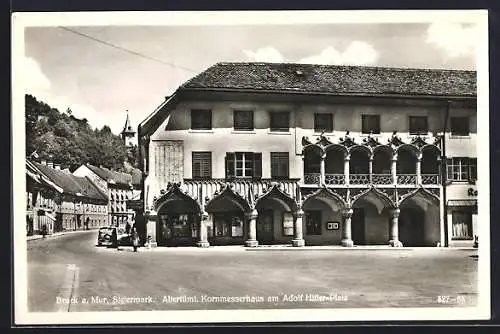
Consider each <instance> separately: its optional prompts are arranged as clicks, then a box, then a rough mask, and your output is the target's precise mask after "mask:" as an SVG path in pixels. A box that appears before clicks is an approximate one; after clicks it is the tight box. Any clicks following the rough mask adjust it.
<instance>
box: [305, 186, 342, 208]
mask: <svg viewBox="0 0 500 334" xmlns="http://www.w3.org/2000/svg"><path fill="white" fill-rule="evenodd" d="M315 199H316V200H320V201H322V202H324V203H326V204H327V205H328V206H329V207H330V208H331V209H332V210H333V211H338V210H342V209H345V208H347V207H348V205H347V202H346V201H345V200H344V199H343V198H342V197H341V196H339V195H338V194H336V193H334V192H332V191H331V190H329V189H327V188H321V189H318V190H316V191H315V192H313V193H312V194H310V195H309V196H307V197H306V198H305V199H304V201H303V202H302V207H305V206H306V205H307V204H308V203H310V202H311V201H312V200H315Z"/></svg>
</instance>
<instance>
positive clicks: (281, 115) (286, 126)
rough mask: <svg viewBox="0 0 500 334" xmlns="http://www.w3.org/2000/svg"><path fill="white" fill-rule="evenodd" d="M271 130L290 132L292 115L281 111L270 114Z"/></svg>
mask: <svg viewBox="0 0 500 334" xmlns="http://www.w3.org/2000/svg"><path fill="white" fill-rule="evenodd" d="M269 117H270V130H271V131H275V132H288V131H290V113H289V112H288V111H279V112H276V111H275V112H271V113H269Z"/></svg>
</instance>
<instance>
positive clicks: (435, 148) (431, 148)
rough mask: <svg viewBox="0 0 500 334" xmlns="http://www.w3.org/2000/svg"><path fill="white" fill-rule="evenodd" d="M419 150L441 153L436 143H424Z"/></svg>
mask: <svg viewBox="0 0 500 334" xmlns="http://www.w3.org/2000/svg"><path fill="white" fill-rule="evenodd" d="M420 150H421V152H422V153H424V152H427V151H431V152H433V153H436V154H437V155H441V149H440V148H439V147H438V146H437V145H434V144H426V145H424V146H422V148H421V149H420Z"/></svg>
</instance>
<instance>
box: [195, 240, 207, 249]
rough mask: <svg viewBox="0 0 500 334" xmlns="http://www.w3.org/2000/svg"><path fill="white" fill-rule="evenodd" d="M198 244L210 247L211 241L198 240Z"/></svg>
mask: <svg viewBox="0 0 500 334" xmlns="http://www.w3.org/2000/svg"><path fill="white" fill-rule="evenodd" d="M196 246H198V247H202V248H206V247H210V243H209V242H208V241H198V242H196Z"/></svg>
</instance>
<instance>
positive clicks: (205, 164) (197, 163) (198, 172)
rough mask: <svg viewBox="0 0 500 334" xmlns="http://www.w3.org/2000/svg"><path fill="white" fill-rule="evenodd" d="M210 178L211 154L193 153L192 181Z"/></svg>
mask: <svg viewBox="0 0 500 334" xmlns="http://www.w3.org/2000/svg"><path fill="white" fill-rule="evenodd" d="M211 177H212V152H193V179H210V178H211Z"/></svg>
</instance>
